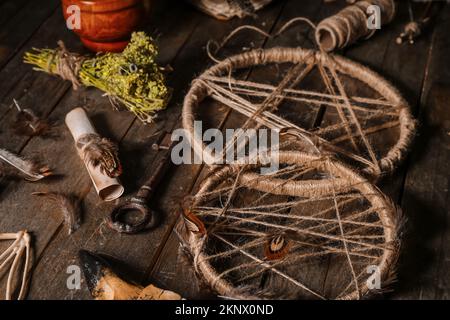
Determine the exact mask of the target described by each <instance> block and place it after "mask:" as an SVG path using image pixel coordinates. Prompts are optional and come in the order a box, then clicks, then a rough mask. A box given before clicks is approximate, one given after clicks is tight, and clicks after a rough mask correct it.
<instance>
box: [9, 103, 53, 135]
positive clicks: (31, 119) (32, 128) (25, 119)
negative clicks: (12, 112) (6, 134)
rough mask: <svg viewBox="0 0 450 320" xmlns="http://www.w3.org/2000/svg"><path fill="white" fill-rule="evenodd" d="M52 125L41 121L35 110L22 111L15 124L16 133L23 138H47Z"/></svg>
mask: <svg viewBox="0 0 450 320" xmlns="http://www.w3.org/2000/svg"><path fill="white" fill-rule="evenodd" d="M50 127H51V126H50V124H49V122H47V121H46V120H44V119H40V118H39V117H38V116H36V114H35V113H34V112H33V110H30V109H23V110H21V111H20V112H19V113H18V115H17V118H16V121H15V122H14V127H13V128H14V132H15V133H16V134H18V135H22V136H30V137H34V136H45V135H47V134H48V133H49V131H50Z"/></svg>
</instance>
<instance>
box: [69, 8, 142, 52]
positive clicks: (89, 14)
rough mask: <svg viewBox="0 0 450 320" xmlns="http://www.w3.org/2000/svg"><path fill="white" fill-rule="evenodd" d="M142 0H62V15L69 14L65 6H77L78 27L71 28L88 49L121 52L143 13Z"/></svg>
mask: <svg viewBox="0 0 450 320" xmlns="http://www.w3.org/2000/svg"><path fill="white" fill-rule="evenodd" d="M144 2H145V1H144V0H62V9H63V13H64V18H65V19H66V21H67V19H68V18H69V17H70V16H71V14H72V12H70V11H69V12H68V11H67V8H68V7H69V6H71V5H77V6H78V7H79V8H80V28H79V29H77V28H75V29H74V30H73V31H74V32H75V33H76V34H78V35H79V36H80V38H81V41H82V42H83V44H84V45H85V46H86V47H87V48H88V49H90V50H92V51H95V52H99V51H104V52H105V51H109V52H120V51H122V50H123V49H124V48H125V46H126V45H127V44H128V41H129V39H130V35H131V33H132V32H133V31H135V30H136V29H137V28H138V27H139V25H140V24H141V23H142V21H143V18H144V17H145V15H146V10H145V6H144Z"/></svg>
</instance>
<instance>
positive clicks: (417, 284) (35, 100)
mask: <svg viewBox="0 0 450 320" xmlns="http://www.w3.org/2000/svg"><path fill="white" fill-rule="evenodd" d="M155 2H157V5H156V7H155V10H154V12H153V17H152V18H151V19H149V25H148V26H147V27H146V30H147V31H148V32H149V33H150V34H152V35H154V36H156V37H157V38H158V43H159V46H160V64H161V65H168V64H170V65H171V66H172V67H173V69H174V70H175V71H174V72H173V73H172V74H171V75H170V79H169V83H170V86H171V87H173V88H174V96H173V99H172V101H171V103H170V105H169V107H168V109H167V110H165V111H163V112H161V113H160V115H159V118H158V121H157V122H156V123H155V124H153V125H149V126H144V125H142V124H141V123H140V122H139V121H138V120H136V119H135V118H134V117H133V116H132V115H131V114H130V113H128V112H118V111H114V110H112V108H111V105H110V103H109V101H108V99H106V98H104V97H102V93H101V92H100V91H98V90H95V89H81V90H78V91H74V90H72V87H71V85H70V83H68V82H64V81H61V80H60V79H58V78H56V77H52V76H49V75H47V74H44V73H40V72H34V71H32V68H31V67H30V66H29V65H25V64H23V63H22V57H23V54H24V52H25V51H26V50H29V49H30V48H32V47H38V48H40V47H54V46H56V41H57V40H63V41H64V42H65V43H66V46H67V47H68V48H70V49H71V50H72V51H80V52H83V51H84V49H83V48H82V47H81V44H80V42H79V40H78V39H77V37H76V36H75V35H74V34H72V33H71V32H69V31H68V30H67V29H66V28H65V23H64V20H63V17H62V14H61V8H60V1H58V0H40V1H31V0H29V1H27V0H4V1H2V2H1V4H0V27H1V31H0V147H2V148H7V149H10V150H11V151H14V152H17V153H20V154H22V155H33V156H37V157H40V158H41V159H43V160H45V161H46V162H47V163H48V164H49V165H50V166H51V167H52V168H55V169H56V173H57V174H58V175H57V176H56V177H55V178H51V179H48V180H45V181H44V182H42V183H27V182H23V181H7V180H5V179H0V231H1V232H16V231H19V230H23V229H26V230H29V231H30V232H31V233H32V235H33V243H34V252H35V256H34V269H33V275H32V281H31V286H30V292H29V295H28V298H29V299H89V298H90V295H89V292H88V290H87V287H86V285H85V283H84V282H82V286H81V289H80V290H69V289H68V288H67V286H66V281H67V277H68V274H67V273H66V271H67V268H68V266H70V265H78V264H79V261H78V257H77V253H78V250H80V249H82V248H83V249H88V250H92V251H97V252H102V253H105V254H108V255H111V256H113V257H115V258H117V259H118V260H119V261H121V262H122V263H121V265H124V267H123V269H125V270H126V272H127V273H128V274H129V275H130V278H131V279H133V280H135V281H137V282H140V283H142V284H147V283H150V282H152V283H155V284H157V285H159V286H163V287H166V288H169V289H171V290H174V291H177V292H179V293H180V294H182V295H183V296H184V297H186V298H202V297H211V296H212V294H211V293H210V292H209V290H208V289H206V288H205V286H203V285H201V284H200V282H199V281H197V280H196V279H197V278H196V276H195V274H194V272H193V270H192V268H191V267H190V265H189V263H188V262H187V261H186V259H185V258H184V256H183V254H181V252H180V249H179V244H178V240H177V237H176V235H175V234H174V233H173V232H172V230H173V227H174V225H175V224H176V222H177V220H178V218H179V210H178V204H179V202H180V200H181V199H182V198H183V196H185V195H186V194H187V193H189V192H190V191H191V190H192V188H193V187H194V186H195V183H196V181H198V179H199V177H200V176H201V172H202V169H203V167H202V166H200V165H183V166H179V167H177V168H176V169H174V170H172V172H170V174H169V175H168V176H167V177H166V178H165V182H164V184H163V185H161V186H160V188H159V190H158V195H157V200H156V201H154V205H155V206H156V207H157V208H159V210H160V223H159V225H158V226H157V227H156V228H155V229H153V230H151V231H148V232H145V233H143V234H140V235H135V236H128V235H119V234H117V233H115V232H113V231H111V230H110V229H109V228H107V226H106V225H105V223H104V218H105V215H106V214H107V213H108V212H110V210H111V208H112V207H113V206H114V203H102V202H100V201H99V198H98V197H97V195H96V193H95V191H94V189H93V187H92V184H91V182H90V180H89V177H88V175H87V173H86V171H85V168H84V166H83V164H82V163H81V161H80V160H79V158H78V157H77V156H76V155H75V153H74V149H73V140H72V137H71V136H70V133H69V132H68V130H67V129H66V128H65V125H64V122H63V119H64V116H65V114H66V113H67V112H68V111H70V110H71V109H72V108H74V107H76V106H84V107H85V108H86V109H87V110H88V112H89V113H90V114H91V115H92V120H93V122H94V123H95V125H96V126H97V128H98V129H99V132H100V133H101V134H102V135H104V136H108V137H111V138H113V139H115V140H116V141H119V142H120V153H121V157H122V160H123V163H124V175H123V183H124V185H125V187H126V190H127V193H128V194H132V193H134V192H135V191H136V190H137V189H138V187H139V185H140V184H142V183H143V182H144V180H145V178H146V177H147V176H148V175H149V174H150V173H151V172H152V170H153V168H154V163H155V161H156V160H157V158H158V157H159V156H160V154H158V152H156V151H154V150H153V149H152V148H151V145H152V143H153V142H155V139H156V138H157V133H158V132H159V131H160V130H161V129H166V130H171V129H173V128H176V127H179V126H180V121H179V116H180V112H181V103H182V100H183V97H184V95H185V93H186V91H187V90H188V88H189V84H190V82H191V80H192V79H193V78H194V77H195V76H196V75H198V74H199V72H201V71H202V70H203V69H205V68H206V67H207V66H208V65H211V61H210V60H209V59H208V58H207V56H206V53H205V45H206V42H207V40H209V39H211V38H213V39H220V38H222V37H223V36H225V35H226V34H227V33H229V32H230V30H232V29H234V28H235V27H237V26H239V25H241V24H247V23H251V24H256V25H258V26H260V27H262V28H263V29H265V30H267V31H272V30H275V29H277V28H279V27H280V26H281V25H282V24H284V23H285V22H286V21H288V20H289V19H291V18H293V17H295V16H306V17H309V18H310V19H312V20H313V21H315V22H317V21H319V20H321V19H322V18H324V17H326V16H328V15H330V14H332V13H333V12H336V10H337V9H338V7H339V6H342V3H343V1H337V3H335V4H324V3H323V1H318V0H303V1H297V0H280V1H276V3H275V4H273V5H271V6H269V7H268V8H266V9H265V10H263V11H261V12H260V13H259V18H258V19H257V20H253V19H250V18H249V19H244V20H237V19H234V20H232V21H230V22H222V21H217V20H214V19H212V18H210V17H208V16H206V15H204V14H202V13H200V12H197V11H196V10H195V9H193V8H191V7H190V6H189V5H187V4H185V3H184V2H183V1H179V0H165V1H155ZM449 15H450V5H449V4H445V5H444V9H443V10H442V11H441V13H440V16H439V18H438V19H437V21H436V23H435V26H434V27H433V29H432V30H430V32H428V33H427V34H426V35H424V36H423V37H421V38H420V40H419V41H418V42H417V43H416V44H415V45H413V46H410V45H402V46H399V45H397V44H396V43H395V39H396V37H397V35H398V34H399V33H400V31H401V29H402V26H403V24H404V22H405V21H407V19H408V10H407V6H406V4H405V1H401V5H400V9H399V13H398V18H397V19H396V22H395V23H393V24H391V25H390V26H388V27H386V28H383V30H382V32H379V33H378V34H377V35H376V36H375V37H373V38H372V39H371V40H369V41H365V42H363V43H360V44H358V45H356V46H353V47H351V48H350V49H348V50H345V52H343V54H345V56H347V57H349V58H352V59H354V60H356V61H359V62H362V63H364V64H367V65H368V66H370V67H371V68H373V69H374V70H376V71H378V72H379V73H380V74H382V75H383V76H384V77H386V78H387V79H389V80H391V81H392V82H393V83H394V84H395V85H396V86H397V87H398V88H399V89H400V90H401V91H402V93H403V94H404V95H405V97H406V98H407V100H408V101H409V102H410V103H411V105H412V107H413V112H414V115H415V116H416V117H417V118H418V119H419V123H420V127H419V134H418V138H417V139H416V141H415V144H414V148H413V150H412V152H411V154H410V156H409V158H408V160H407V161H406V162H405V163H404V165H403V166H402V167H401V168H400V169H399V170H398V171H397V173H396V174H395V175H394V176H393V177H389V178H387V179H384V180H383V182H382V184H381V188H382V189H383V190H384V191H385V192H386V193H388V194H389V195H390V196H391V197H393V199H395V201H396V202H397V203H398V204H399V205H401V207H402V208H403V211H404V214H405V216H406V217H407V222H406V229H405V236H404V239H405V240H404V243H403V251H402V256H401V259H400V268H399V277H398V283H397V284H396V285H394V289H395V291H394V292H393V293H391V294H389V295H386V297H387V298H391V299H411V298H413V299H448V298H450V273H449V270H450V268H449V267H450V227H449V225H448V222H449V202H450V193H449V191H448V189H449V183H450V181H449V172H450V112H449V111H448V110H446V108H447V101H450V60H449V57H450V37H449V35H448V32H449V30H450V19H448V17H449ZM301 30H303V31H302V32H298V29H297V31H295V30H294V31H291V32H289V33H288V34H286V36H284V37H280V38H277V39H275V40H270V41H263V40H262V38H259V37H253V36H249V35H244V36H240V37H238V38H237V39H236V40H235V41H234V42H233V44H232V45H231V46H230V47H229V48H228V50H227V51H226V52H224V54H227V53H228V51H229V53H231V52H238V51H239V50H240V49H241V48H242V47H243V46H249V45H250V42H251V45H253V46H254V47H272V46H275V45H287V46H295V45H304V46H307V47H311V44H310V42H308V41H306V34H305V32H304V31H305V30H306V29H304V28H303V29H301ZM250 37H251V38H250ZM250 39H253V40H250ZM13 98H15V99H17V100H18V102H19V104H20V105H21V106H23V107H30V108H33V109H34V110H35V111H36V112H37V113H39V114H41V115H43V116H46V117H48V118H49V119H51V120H53V121H56V123H57V132H58V137H57V138H54V139H43V138H39V137H38V138H31V139H30V138H24V137H21V136H17V135H15V134H13V132H12V129H11V124H12V123H13V121H14V119H15V114H16V112H15V111H14V109H13V108H11V105H12V100H13ZM218 116H219V118H220V122H221V123H222V125H223V124H225V126H226V122H227V121H231V120H230V119H228V118H229V114H228V113H225V112H224V113H223V114H219V115H218ZM45 190H56V191H64V192H66V193H74V194H77V195H78V196H80V197H81V198H82V199H83V206H84V219H83V220H84V221H83V224H82V227H81V228H80V229H79V230H78V231H77V232H76V233H74V234H73V235H72V236H68V235H67V231H66V229H65V227H64V225H63V217H62V216H61V215H60V214H59V213H58V210H56V208H55V207H54V206H53V205H52V204H51V203H47V202H46V201H43V200H42V199H41V198H36V197H33V196H31V193H32V192H35V191H45ZM2 285H4V281H3V282H2Z"/></svg>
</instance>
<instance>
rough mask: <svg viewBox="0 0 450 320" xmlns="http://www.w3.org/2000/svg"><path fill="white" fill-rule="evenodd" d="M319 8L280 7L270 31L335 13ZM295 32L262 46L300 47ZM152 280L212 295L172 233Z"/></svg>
mask: <svg viewBox="0 0 450 320" xmlns="http://www.w3.org/2000/svg"><path fill="white" fill-rule="evenodd" d="M320 8H321V3H318V2H315V1H314V2H312V1H311V2H308V3H303V4H302V6H299V5H298V3H296V2H295V1H288V2H287V4H286V6H285V7H284V8H283V11H282V13H281V15H280V17H279V19H278V20H277V23H276V25H275V26H274V27H273V28H272V29H273V30H278V29H279V28H280V27H281V26H282V25H284V24H285V23H286V22H287V21H289V20H290V19H291V18H294V17H297V16H299V15H302V16H307V17H310V18H311V19H317V18H319V19H320V17H323V16H327V15H329V14H330V12H332V10H335V7H334V6H331V7H325V8H323V10H320ZM298 30H299V29H298V28H293V30H290V31H287V32H286V34H284V35H283V36H281V37H278V38H276V39H274V40H269V41H268V42H267V43H266V45H265V46H267V47H269V46H270V47H272V46H283V45H291V46H292V45H301V44H302V43H305V34H304V32H305V28H300V30H302V33H299V32H298ZM293 38H295V39H296V40H297V42H296V43H295V44H293V41H292V39H293ZM261 69H263V68H261ZM261 69H259V68H258V69H256V70H252V73H251V75H250V79H253V80H259V81H262V80H270V79H271V77H273V73H271V70H267V69H265V70H261ZM272 71H273V70H272ZM202 106H204V107H205V108H210V107H211V106H210V104H207V103H204V104H202ZM216 118H217V115H216ZM313 120H314V119H313V118H311V121H313ZM242 121H243V119H242V117H241V116H240V115H238V114H237V113H236V112H231V113H230V115H229V117H227V118H226V122H225V123H224V124H223V125H221V126H220V127H222V128H235V127H239V124H241V125H242V123H243V122H242ZM220 127H219V128H220ZM186 171H187V170H186ZM206 174H207V170H206V169H205V170H203V171H201V173H200V175H199V178H198V179H197V180H196V182H195V186H193V187H191V189H193V190H195V188H196V186H198V184H199V183H200V182H201V181H202V179H203V178H204V177H205V176H206ZM177 181H179V180H177ZM193 181H195V180H193ZM305 272H308V271H305ZM309 272H310V274H309V275H310V276H311V278H312V279H316V280H317V281H316V282H317V285H318V286H319V287H321V286H323V284H321V283H320V282H322V281H323V280H324V279H323V276H324V274H323V273H321V274H320V272H317V270H309ZM177 274H184V275H185V276H184V277H183V279H180V278H179V277H175V276H174V275H177ZM306 276H308V274H306ZM321 276H322V277H321ZM152 278H154V279H159V280H161V281H164V282H163V284H164V285H165V286H167V287H169V288H177V289H178V288H179V289H178V290H180V291H181V292H184V295H185V296H187V297H195V298H201V297H205V296H208V295H210V294H211V293H210V291H209V290H208V289H207V286H205V285H204V284H203V283H202V281H201V280H198V281H192V279H196V278H195V275H194V273H193V271H192V267H190V266H189V263H188V262H186V257H185V256H184V254H183V253H182V252H180V249H179V242H178V238H177V236H176V235H175V234H172V235H171V236H170V237H169V239H168V241H167V244H166V246H165V247H164V249H163V251H162V253H161V256H160V257H159V259H158V261H157V264H156V265H155V268H154V270H153V272H152Z"/></svg>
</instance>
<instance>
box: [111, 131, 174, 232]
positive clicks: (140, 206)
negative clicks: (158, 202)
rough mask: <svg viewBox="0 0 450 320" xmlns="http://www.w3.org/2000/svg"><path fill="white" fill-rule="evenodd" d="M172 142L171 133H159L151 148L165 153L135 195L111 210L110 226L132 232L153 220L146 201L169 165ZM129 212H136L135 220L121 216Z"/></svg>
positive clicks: (120, 230) (152, 214)
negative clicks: (159, 136) (157, 139)
mask: <svg viewBox="0 0 450 320" xmlns="http://www.w3.org/2000/svg"><path fill="white" fill-rule="evenodd" d="M173 145H174V143H173V141H172V140H171V134H170V133H166V134H163V135H161V139H160V141H159V142H157V143H155V144H153V146H152V148H153V149H156V150H165V154H164V155H163V157H162V158H161V159H160V161H159V162H158V165H157V167H156V168H155V170H154V171H153V172H154V173H153V174H152V175H151V176H150V177H149V179H148V180H147V181H146V182H145V184H144V185H143V186H142V187H141V188H140V189H139V191H138V193H137V194H136V196H134V197H132V198H130V199H128V200H126V201H125V202H123V203H122V204H119V205H118V206H117V207H116V208H114V210H113V211H112V212H111V214H110V216H109V218H108V225H109V227H110V228H112V229H114V230H116V231H117V232H120V233H127V234H134V233H138V232H140V231H142V230H144V229H145V228H146V227H147V226H148V225H149V224H150V222H151V221H152V220H153V216H154V215H155V211H154V210H153V209H151V208H150V207H149V206H148V204H147V203H148V201H149V200H150V198H151V197H152V196H153V194H154V192H155V191H156V189H157V187H158V185H159V184H160V182H161V180H162V178H163V177H164V175H165V174H166V172H167V170H168V169H169V167H170V159H169V158H170V153H171V150H172V147H173ZM131 213H137V214H138V217H139V218H138V219H137V221H135V222H132V223H131V222H126V221H124V220H123V218H124V217H125V216H126V215H129V214H131Z"/></svg>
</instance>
